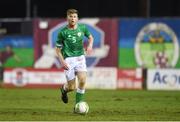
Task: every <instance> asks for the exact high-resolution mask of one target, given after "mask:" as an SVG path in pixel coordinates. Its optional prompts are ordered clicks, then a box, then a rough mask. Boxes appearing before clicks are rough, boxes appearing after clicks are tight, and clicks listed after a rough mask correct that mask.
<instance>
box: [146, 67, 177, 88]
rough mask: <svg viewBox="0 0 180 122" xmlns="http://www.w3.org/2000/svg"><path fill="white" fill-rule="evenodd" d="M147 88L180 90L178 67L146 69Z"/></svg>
mask: <svg viewBox="0 0 180 122" xmlns="http://www.w3.org/2000/svg"><path fill="white" fill-rule="evenodd" d="M147 89H148V90H180V70H179V69H148V71H147Z"/></svg>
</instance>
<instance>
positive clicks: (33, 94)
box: [0, 88, 180, 121]
mask: <svg viewBox="0 0 180 122" xmlns="http://www.w3.org/2000/svg"><path fill="white" fill-rule="evenodd" d="M59 96H60V94H59V90H58V89H2V88H1V89H0V120H1V121H2V120H7V121H9V120H13V121H19V120H20V121H27V120H28V121H29V120H30V121H34V120H35V121H39V120H41V121H47V120H48V121H50V120H51V121H53V120H58V121H81V120H84V121H91V120H94V121H99V120H101V121H114V120H118V121H125V120H128V121H135V120H136V121H140V120H143V121H147V120H151V121H164V120H168V121H172V120H180V92H179V91H140V90H139V91H123V90H87V91H86V96H85V98H86V101H87V102H88V104H89V106H90V111H89V113H88V114H87V115H78V114H74V113H73V107H74V100H75V93H73V92H72V93H70V94H69V98H70V99H69V103H68V104H64V103H62V101H61V100H60V97H59Z"/></svg>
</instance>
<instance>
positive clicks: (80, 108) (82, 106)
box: [75, 101, 89, 114]
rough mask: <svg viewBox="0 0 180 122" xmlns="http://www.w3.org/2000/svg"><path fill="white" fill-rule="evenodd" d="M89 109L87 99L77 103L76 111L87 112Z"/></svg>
mask: <svg viewBox="0 0 180 122" xmlns="http://www.w3.org/2000/svg"><path fill="white" fill-rule="evenodd" d="M88 111H89V105H88V104H87V102H85V101H80V102H78V103H76V105H75V113H78V114H87V113H88Z"/></svg>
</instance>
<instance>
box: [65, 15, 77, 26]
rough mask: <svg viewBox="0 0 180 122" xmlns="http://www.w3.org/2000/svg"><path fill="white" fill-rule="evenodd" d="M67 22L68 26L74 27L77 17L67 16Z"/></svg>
mask: <svg viewBox="0 0 180 122" xmlns="http://www.w3.org/2000/svg"><path fill="white" fill-rule="evenodd" d="M67 21H68V23H69V25H71V26H75V25H76V24H77V21H78V15H77V14H75V13H74V14H69V15H68V16H67Z"/></svg>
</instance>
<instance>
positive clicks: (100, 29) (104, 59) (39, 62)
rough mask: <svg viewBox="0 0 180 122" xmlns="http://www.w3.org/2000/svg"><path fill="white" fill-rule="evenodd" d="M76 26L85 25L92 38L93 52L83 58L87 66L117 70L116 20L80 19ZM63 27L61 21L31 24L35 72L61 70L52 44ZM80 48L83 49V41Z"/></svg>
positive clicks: (48, 20) (62, 21)
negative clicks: (38, 69) (53, 68)
mask: <svg viewBox="0 0 180 122" xmlns="http://www.w3.org/2000/svg"><path fill="white" fill-rule="evenodd" d="M79 23H82V24H85V25H86V27H87V28H88V29H89V31H90V32H91V34H92V35H93V37H94V45H93V48H94V49H93V52H92V54H91V55H87V56H86V58H87V66H88V67H94V66H102V67H104V66H106V67H117V48H118V47H117V44H118V25H117V24H118V20H117V19H100V18H82V19H80V20H79ZM66 25H67V23H66V20H65V19H43V20H41V19H35V20H34V42H36V43H35V60H36V61H35V65H34V67H35V68H52V67H58V68H60V67H61V65H60V63H59V61H58V59H57V57H56V54H55V43H56V40H57V36H58V33H59V31H60V30H61V29H62V28H63V27H65V26H66ZM108 25H109V26H108ZM84 44H85V46H86V45H87V38H85V39H84Z"/></svg>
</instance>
